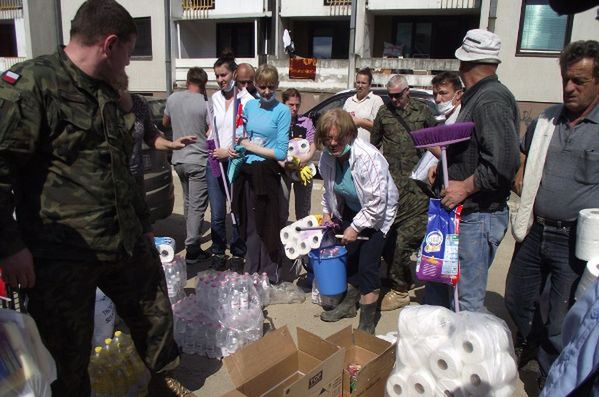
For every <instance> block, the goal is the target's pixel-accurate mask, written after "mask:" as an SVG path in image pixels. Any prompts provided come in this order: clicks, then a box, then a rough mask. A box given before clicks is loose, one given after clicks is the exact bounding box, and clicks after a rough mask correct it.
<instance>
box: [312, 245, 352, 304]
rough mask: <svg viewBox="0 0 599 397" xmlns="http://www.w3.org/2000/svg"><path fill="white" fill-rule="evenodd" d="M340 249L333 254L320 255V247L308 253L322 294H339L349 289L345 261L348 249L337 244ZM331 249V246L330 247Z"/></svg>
mask: <svg viewBox="0 0 599 397" xmlns="http://www.w3.org/2000/svg"><path fill="white" fill-rule="evenodd" d="M336 248H338V249H339V251H338V252H337V253H336V254H335V255H332V256H327V257H324V258H321V257H320V249H316V250H312V251H310V252H309V253H308V258H310V264H311V265H312V268H313V269H314V278H315V279H316V282H317V283H318V291H319V292H320V294H322V295H338V294H341V293H343V292H345V290H346V289H347V273H346V270H345V263H346V261H347V250H346V249H345V247H343V246H337V247H336ZM329 249H330V248H329Z"/></svg>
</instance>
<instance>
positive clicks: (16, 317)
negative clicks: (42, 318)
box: [0, 309, 56, 397]
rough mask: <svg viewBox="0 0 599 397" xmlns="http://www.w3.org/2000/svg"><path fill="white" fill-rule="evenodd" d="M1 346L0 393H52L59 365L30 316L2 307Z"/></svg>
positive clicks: (45, 395) (45, 396)
mask: <svg viewBox="0 0 599 397" xmlns="http://www.w3.org/2000/svg"><path fill="white" fill-rule="evenodd" d="M0 346H1V347H2V348H1V349H0V396H36V397H50V396H51V395H52V391H51V389H50V384H51V383H52V382H54V380H56V365H55V364H54V360H53V359H52V356H50V353H49V352H48V350H47V349H46V347H45V346H44V345H43V343H42V340H41V338H40V334H39V332H38V329H37V326H36V325H35V321H33V319H32V318H31V317H30V316H29V315H27V314H23V313H19V312H16V311H13V310H8V309H0Z"/></svg>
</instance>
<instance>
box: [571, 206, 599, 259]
mask: <svg viewBox="0 0 599 397" xmlns="http://www.w3.org/2000/svg"><path fill="white" fill-rule="evenodd" d="M598 230H599V208H586V209H584V210H581V211H580V212H579V213H578V226H577V227H576V256H577V257H578V258H579V259H582V260H583V261H590V260H591V259H592V258H595V257H599V233H598V232H597V231H598Z"/></svg>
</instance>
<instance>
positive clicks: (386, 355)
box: [326, 325, 395, 397]
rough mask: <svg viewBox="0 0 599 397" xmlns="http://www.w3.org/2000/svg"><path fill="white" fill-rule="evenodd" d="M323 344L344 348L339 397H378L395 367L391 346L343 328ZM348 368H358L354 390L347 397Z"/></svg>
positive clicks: (348, 328) (368, 335)
mask: <svg viewBox="0 0 599 397" xmlns="http://www.w3.org/2000/svg"><path fill="white" fill-rule="evenodd" d="M326 340H327V341H329V342H332V343H334V344H336V345H337V346H339V347H342V348H345V362H344V365H343V397H350V396H351V397H381V396H383V395H385V384H386V383H387V378H389V375H390V374H391V370H392V369H393V365H394V364H395V344H392V343H389V342H387V341H386V340H383V339H380V338H377V337H376V336H374V335H370V334H368V333H366V332H363V331H360V330H359V329H355V330H353V331H352V327H351V325H350V326H347V327H346V328H344V329H342V330H341V331H339V332H337V333H336V334H333V335H331V336H329V337H328V338H327V339H326ZM349 364H360V365H361V366H362V369H361V370H360V372H359V373H358V377H357V382H356V388H355V389H354V391H353V392H352V393H351V394H350V391H349V390H350V389H349V383H350V375H349V372H348V370H347V367H348V365H349Z"/></svg>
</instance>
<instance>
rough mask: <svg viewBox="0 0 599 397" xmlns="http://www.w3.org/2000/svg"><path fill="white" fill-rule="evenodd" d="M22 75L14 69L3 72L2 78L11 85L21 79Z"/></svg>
mask: <svg viewBox="0 0 599 397" xmlns="http://www.w3.org/2000/svg"><path fill="white" fill-rule="evenodd" d="M20 78H21V75H20V74H18V73H15V72H13V71H12V70H7V71H6V72H4V73H3V74H2V80H4V81H6V82H7V83H8V84H10V85H14V84H15V83H16V82H17V81H19V79H20Z"/></svg>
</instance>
